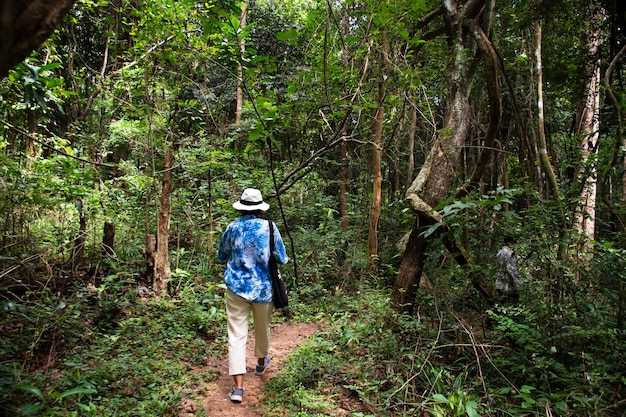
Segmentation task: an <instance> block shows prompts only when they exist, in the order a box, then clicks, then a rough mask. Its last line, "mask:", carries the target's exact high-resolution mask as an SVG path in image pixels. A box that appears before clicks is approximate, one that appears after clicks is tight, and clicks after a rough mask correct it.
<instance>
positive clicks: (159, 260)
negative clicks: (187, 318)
mask: <svg viewBox="0 0 626 417" xmlns="http://www.w3.org/2000/svg"><path fill="white" fill-rule="evenodd" d="M173 165H174V150H173V149H172V148H170V149H168V151H167V155H166V156H165V167H164V172H163V185H162V188H161V209H160V210H159V223H158V235H157V250H156V255H155V259H154V292H155V294H156V295H157V297H160V296H162V295H165V294H166V290H167V283H168V282H169V279H170V278H171V277H172V272H171V270H170V260H169V237H170V194H171V192H172V166H173Z"/></svg>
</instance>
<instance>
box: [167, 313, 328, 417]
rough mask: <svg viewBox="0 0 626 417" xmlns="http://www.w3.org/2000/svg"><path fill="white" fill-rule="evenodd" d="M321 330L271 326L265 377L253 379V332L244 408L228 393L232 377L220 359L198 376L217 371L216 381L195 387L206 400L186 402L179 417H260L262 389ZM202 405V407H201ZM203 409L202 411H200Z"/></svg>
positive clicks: (225, 361) (297, 325)
mask: <svg viewBox="0 0 626 417" xmlns="http://www.w3.org/2000/svg"><path fill="white" fill-rule="evenodd" d="M317 330H318V326H317V324H315V323H281V324H275V325H272V329H271V335H272V342H271V347H270V355H271V357H272V360H271V362H270V365H269V367H268V368H267V371H265V375H263V376H261V377H258V376H255V375H254V367H255V365H256V358H255V357H254V332H253V331H250V332H249V335H248V346H247V371H248V373H247V374H246V376H245V378H244V388H245V391H244V395H243V402H242V403H241V404H233V403H232V402H231V401H230V399H229V398H228V390H229V389H230V388H231V387H232V385H233V380H232V377H231V376H229V375H228V358H219V359H215V360H212V361H210V362H209V364H208V365H207V366H205V367H203V368H198V369H196V370H195V371H196V372H197V373H206V372H211V371H214V372H215V373H219V377H218V379H217V380H216V381H212V382H207V383H205V384H203V385H201V386H199V387H196V389H195V392H196V395H197V396H202V397H203V398H202V399H200V398H197V399H195V400H193V399H187V400H184V403H183V410H182V411H181V413H180V414H179V417H191V416H198V415H205V416H211V417H260V416H263V415H264V414H265V413H264V405H263V402H262V399H263V389H262V385H263V384H264V383H265V382H267V381H269V380H270V379H271V378H272V377H273V376H274V375H276V374H277V373H278V372H279V371H280V369H281V368H282V366H283V363H284V361H285V359H286V358H287V357H288V356H289V355H291V353H292V352H293V351H294V350H295V349H296V347H298V345H300V344H302V343H304V342H305V341H306V339H307V338H309V337H310V336H312V335H313V334H314V333H315V332H316V331H317ZM200 403H201V404H202V406H201V407H200V406H199V404H200ZM200 409H202V410H203V412H202V411H200Z"/></svg>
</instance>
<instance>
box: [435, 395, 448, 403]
mask: <svg viewBox="0 0 626 417" xmlns="http://www.w3.org/2000/svg"><path fill="white" fill-rule="evenodd" d="M433 399H434V400H435V401H437V402H440V403H445V404H450V400H449V399H448V398H446V396H445V395H442V394H435V395H433Z"/></svg>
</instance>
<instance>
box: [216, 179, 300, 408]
mask: <svg viewBox="0 0 626 417" xmlns="http://www.w3.org/2000/svg"><path fill="white" fill-rule="evenodd" d="M233 207H234V208H235V209H236V210H238V211H239V213H240V217H238V218H237V219H236V220H234V221H233V222H232V223H230V224H229V225H228V227H227V228H226V230H225V231H224V234H223V235H222V238H221V240H220V245H219V250H218V255H217V256H218V260H219V262H220V263H222V264H226V271H225V272H224V282H225V283H226V296H225V298H226V316H227V320H228V368H229V374H230V375H232V377H233V380H234V386H233V387H232V388H231V389H230V392H229V397H230V399H231V401H233V402H235V403H240V402H241V401H242V400H243V391H244V387H243V377H244V374H245V373H246V344H247V342H248V318H249V315H250V311H252V317H253V319H254V335H255V345H254V355H255V356H256V357H257V365H256V369H255V372H254V374H255V375H258V376H261V375H263V374H264V373H265V370H266V369H267V366H268V365H269V362H270V354H269V347H270V320H271V317H272V313H273V312H274V305H273V303H272V300H273V294H272V281H271V278H270V270H269V258H270V244H269V236H270V229H269V225H270V222H269V221H267V220H264V219H263V218H262V217H261V214H262V213H263V212H265V211H267V209H269V207H270V206H269V204H267V203H265V202H264V201H263V196H262V195H261V192H260V191H259V190H257V189H255V188H246V189H245V190H244V191H243V193H242V194H241V198H240V199H239V201H237V202H235V203H234V204H233ZM272 226H273V229H274V230H273V234H274V256H275V257H276V260H277V261H278V263H280V264H285V263H287V261H288V259H289V258H288V257H287V253H286V251H285V245H284V243H283V240H282V238H281V237H280V232H279V231H278V228H277V227H276V225H274V224H273V223H272Z"/></svg>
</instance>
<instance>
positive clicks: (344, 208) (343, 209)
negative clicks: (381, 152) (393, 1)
mask: <svg viewBox="0 0 626 417" xmlns="http://www.w3.org/2000/svg"><path fill="white" fill-rule="evenodd" d="M341 25H342V27H343V36H344V37H345V36H348V35H349V34H350V16H349V15H348V8H347V7H346V6H345V5H344V7H343V11H342V15H341ZM342 64H343V67H344V69H346V70H347V69H348V67H349V66H350V51H348V46H347V45H345V46H344V49H343V51H342ZM341 137H342V138H343V141H342V142H341V149H340V152H341V154H340V158H341V161H340V168H339V211H340V215H341V230H343V231H344V233H345V232H347V231H348V142H347V140H346V139H347V137H348V130H347V129H346V128H345V127H344V128H343V129H342V131H341Z"/></svg>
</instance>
